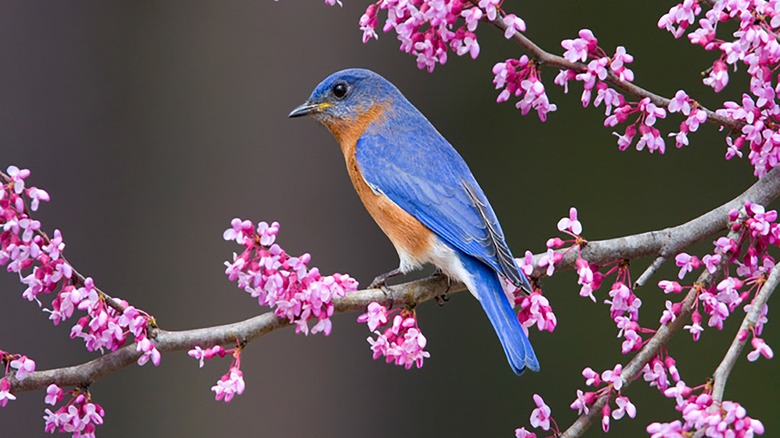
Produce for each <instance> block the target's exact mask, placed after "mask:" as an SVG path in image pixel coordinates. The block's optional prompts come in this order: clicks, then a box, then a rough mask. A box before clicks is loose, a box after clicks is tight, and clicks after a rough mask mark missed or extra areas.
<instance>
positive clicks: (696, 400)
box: [643, 355, 764, 438]
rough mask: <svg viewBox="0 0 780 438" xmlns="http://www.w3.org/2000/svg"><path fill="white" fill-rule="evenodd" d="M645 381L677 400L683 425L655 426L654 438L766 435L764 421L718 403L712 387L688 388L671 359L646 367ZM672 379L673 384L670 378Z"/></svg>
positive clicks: (731, 404)
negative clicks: (695, 434)
mask: <svg viewBox="0 0 780 438" xmlns="http://www.w3.org/2000/svg"><path fill="white" fill-rule="evenodd" d="M643 372H644V375H643V378H644V380H645V381H646V382H648V383H649V384H650V386H654V387H656V388H658V390H659V391H660V392H661V393H662V394H664V395H665V396H666V397H668V398H673V399H675V405H676V406H675V409H676V410H677V411H678V412H680V413H681V414H682V418H683V421H680V420H675V421H673V422H670V423H658V422H655V423H652V424H650V425H648V426H647V432H648V433H649V434H650V435H651V437H653V438H669V437H683V436H689V435H692V434H693V433H694V432H696V431H702V432H703V436H708V437H724V438H725V437H734V438H737V437H739V438H746V437H752V436H754V435H762V434H763V433H764V425H763V424H762V423H761V421H759V420H756V419H753V418H750V417H748V416H747V411H746V410H745V408H743V407H742V406H740V405H739V403H736V402H733V401H723V402H721V403H715V402H714V400H713V398H712V395H711V394H710V392H709V391H710V390H711V387H710V386H709V385H700V386H697V387H694V388H691V387H688V386H687V385H686V384H685V382H684V381H683V380H682V379H681V378H680V374H679V372H678V370H677V367H676V365H675V361H674V359H672V357H671V356H668V355H667V356H666V357H665V358H664V359H662V358H661V357H659V356H656V357H655V358H653V360H652V361H651V362H650V363H649V364H647V365H645V368H644V370H643ZM670 377H671V381H670V380H669V378H670Z"/></svg>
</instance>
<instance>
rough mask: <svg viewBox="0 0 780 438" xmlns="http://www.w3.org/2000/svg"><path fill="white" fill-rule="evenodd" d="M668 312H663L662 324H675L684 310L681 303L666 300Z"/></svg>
mask: <svg viewBox="0 0 780 438" xmlns="http://www.w3.org/2000/svg"><path fill="white" fill-rule="evenodd" d="M665 307H666V310H664V311H663V313H662V314H661V320H660V323H661V324H668V323H670V322H674V320H675V319H677V315H679V314H680V311H681V309H682V304H681V303H672V302H671V301H669V300H666V304H665Z"/></svg>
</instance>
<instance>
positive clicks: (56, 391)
mask: <svg viewBox="0 0 780 438" xmlns="http://www.w3.org/2000/svg"><path fill="white" fill-rule="evenodd" d="M62 396H63V392H62V389H60V387H59V386H57V385H56V384H54V383H52V384H51V385H49V386H48V387H47V388H46V398H45V399H44V402H45V403H46V404H49V405H52V406H54V405H56V404H57V403H59V402H60V401H61V400H62Z"/></svg>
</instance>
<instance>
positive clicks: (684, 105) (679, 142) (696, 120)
mask: <svg viewBox="0 0 780 438" xmlns="http://www.w3.org/2000/svg"><path fill="white" fill-rule="evenodd" d="M667 109H668V110H669V112H670V113H676V112H679V113H682V115H684V116H685V117H686V118H685V120H683V122H682V123H680V131H679V132H672V133H670V134H669V137H674V140H675V146H677V148H681V147H683V146H688V133H689V132H696V130H698V129H699V125H701V124H702V123H704V122H706V121H707V112H706V111H704V110H702V109H701V107H700V106H699V104H698V103H696V101H694V100H693V99H691V98H690V97H689V96H688V94H687V93H686V92H685V91H683V90H679V91H677V93H676V94H675V95H674V97H673V98H672V99H671V101H670V102H669V106H668V107H667Z"/></svg>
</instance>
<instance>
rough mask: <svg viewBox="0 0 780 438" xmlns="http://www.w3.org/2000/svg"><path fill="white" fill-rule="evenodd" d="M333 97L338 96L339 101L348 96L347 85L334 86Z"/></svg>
mask: <svg viewBox="0 0 780 438" xmlns="http://www.w3.org/2000/svg"><path fill="white" fill-rule="evenodd" d="M333 95H334V96H336V98H337V99H341V98H342V97H344V96H346V95H347V84H345V83H343V82H339V83H338V84H336V85H334V86H333Z"/></svg>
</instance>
